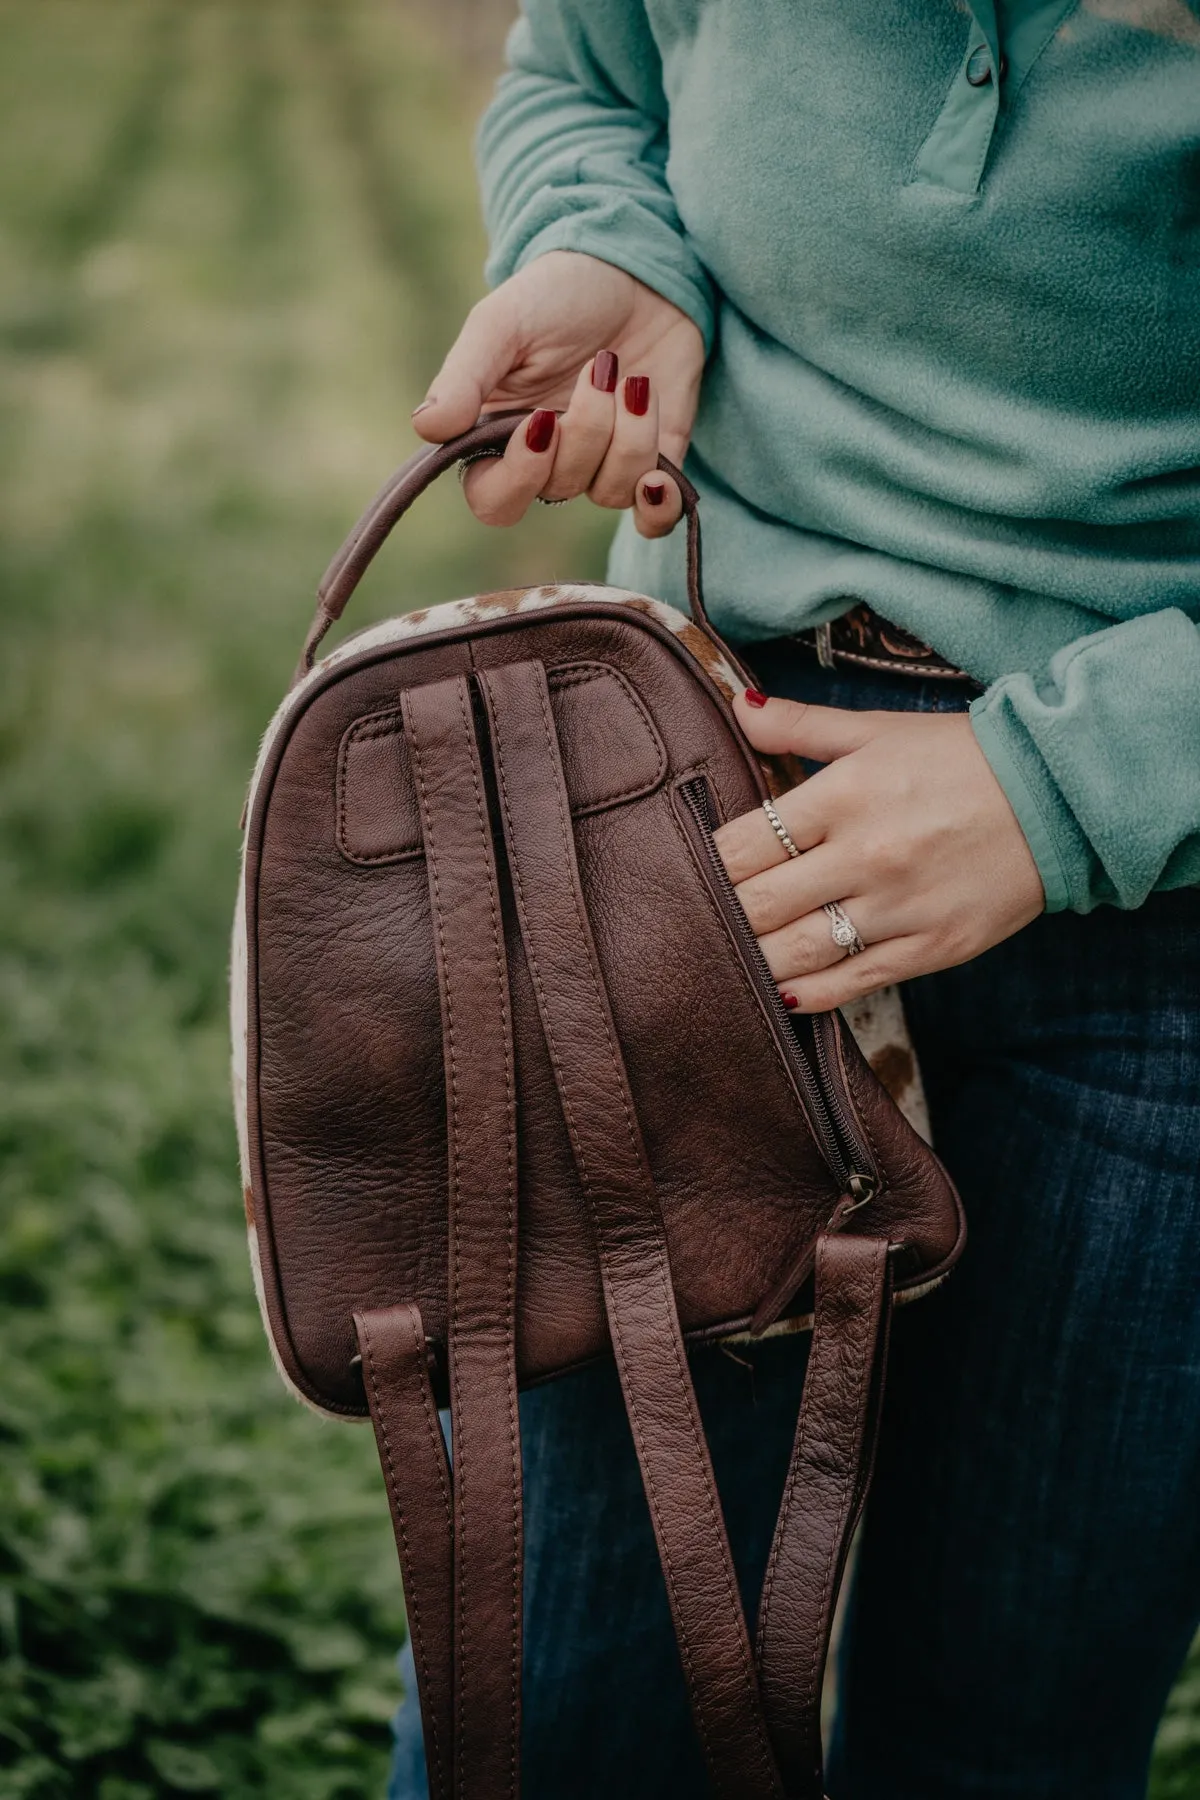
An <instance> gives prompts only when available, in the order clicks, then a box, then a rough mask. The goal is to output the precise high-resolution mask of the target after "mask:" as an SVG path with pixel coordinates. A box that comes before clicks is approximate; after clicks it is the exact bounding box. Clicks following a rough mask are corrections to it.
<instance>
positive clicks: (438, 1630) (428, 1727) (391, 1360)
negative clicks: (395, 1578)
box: [354, 1306, 454, 1800]
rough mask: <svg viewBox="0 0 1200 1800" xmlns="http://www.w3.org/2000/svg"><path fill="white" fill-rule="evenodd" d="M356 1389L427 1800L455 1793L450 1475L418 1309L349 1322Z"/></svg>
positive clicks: (390, 1310)
mask: <svg viewBox="0 0 1200 1800" xmlns="http://www.w3.org/2000/svg"><path fill="white" fill-rule="evenodd" d="M354 1329H355V1331H356V1332H357V1333H358V1350H359V1355H360V1356H361V1357H362V1373H363V1385H364V1387H365V1388H366V1390H367V1400H368V1402H369V1404H370V1408H371V1422H372V1424H373V1425H374V1427H375V1442H376V1444H377V1445H378V1447H379V1460H380V1462H381V1463H382V1464H383V1478H384V1481H385V1482H386V1483H387V1494H388V1504H389V1505H390V1507H391V1512H392V1528H393V1530H394V1531H395V1534H396V1549H397V1551H398V1552H399V1554H400V1572H401V1574H402V1575H403V1577H404V1606H405V1611H406V1613H407V1615H408V1634H409V1637H410V1638H411V1639H412V1647H413V1660H414V1661H415V1663H416V1666H417V1688H418V1691H419V1693H420V1696H421V1720H422V1723H423V1725H424V1730H425V1762H426V1765H427V1767H428V1771H429V1800H452V1795H453V1792H454V1766H453V1759H454V1567H453V1547H452V1546H453V1527H452V1524H451V1516H450V1473H449V1469H448V1467H447V1462H446V1445H445V1442H444V1440H443V1438H442V1428H441V1425H440V1423H439V1421H438V1416H437V1407H436V1406H435V1404H434V1399H433V1390H432V1388H431V1387H430V1383H429V1365H428V1361H427V1353H426V1345H425V1328H424V1326H423V1325H422V1323H421V1315H420V1313H419V1311H418V1310H417V1308H416V1307H415V1306H389V1307H385V1308H381V1309H380V1310H378V1311H375V1312H361V1313H355V1315H354Z"/></svg>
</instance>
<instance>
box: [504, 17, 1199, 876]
mask: <svg viewBox="0 0 1200 1800" xmlns="http://www.w3.org/2000/svg"><path fill="white" fill-rule="evenodd" d="M509 63H510V67H509V73H508V74H507V75H506V76H504V77H503V79H502V80H501V83H500V86H499V89H498V91H497V95H496V98H495V100H494V101H493V103H492V105H491V107H490V109H489V111H488V113H487V115H486V117H485V119H484V121H483V125H482V128H481V133H480V152H481V158H480V159H481V167H482V179H483V188H484V197H485V207H486V212H487V217H488V223H489V228H490V233H491V239H492V255H491V260H490V264H489V269H488V275H489V279H491V280H492V281H500V280H502V279H503V278H504V277H506V276H508V275H510V274H511V273H513V271H514V270H516V269H517V268H519V267H521V266H522V265H524V264H525V263H528V262H529V261H530V260H531V259H532V258H534V257H536V256H539V255H542V254H543V253H544V252H546V251H549V250H579V251H586V252H587V253H588V254H589V255H591V256H596V257H600V258H602V259H603V260H604V261H606V262H610V263H615V264H617V265H618V266H619V267H621V268H623V269H627V270H628V271H629V272H630V273H631V274H633V275H636V276H637V277H638V279H639V280H641V281H643V282H646V283H647V284H648V285H649V286H650V287H652V288H655V289H656V290H657V291H658V292H660V293H662V294H665V295H666V296H667V297H668V298H669V299H670V300H673V301H674V302H675V303H676V305H678V306H681V307H682V308H683V309H684V310H685V312H687V313H688V314H689V315H690V316H691V317H692V318H693V319H694V320H695V321H696V323H697V324H698V325H699V326H700V328H701V330H702V331H703V332H704V335H705V338H706V341H707V342H708V344H709V346H710V350H711V354H710V357H709V361H708V364H707V368H706V373H705V379H704V384H703V390H702V395H701V402H700V410H699V415H698V418H697V421H696V428H695V434H694V437H693V442H692V450H691V455H690V458H689V463H688V469H689V473H690V474H691V475H692V477H693V479H694V480H695V482H696V485H697V486H698V488H699V489H700V491H701V494H702V496H703V508H702V510H703V514H704V519H705V528H706V529H705V550H706V573H707V583H708V591H709V594H710V596H711V606H712V611H713V614H714V617H715V619H716V620H717V622H718V624H719V625H720V626H721V627H722V628H723V629H724V630H725V631H726V632H728V633H729V634H730V635H732V636H735V637H737V638H740V639H742V640H753V639H755V638H762V637H765V636H772V635H775V634H777V633H782V632H790V631H795V630H797V629H798V628H800V627H802V626H807V625H812V624H814V623H816V622H818V621H820V620H823V619H829V618H833V617H836V616H837V615H838V614H840V613H842V612H844V611H845V610H846V609H847V606H848V604H849V603H850V601H852V600H858V599H863V600H868V601H869V602H870V603H871V604H872V605H873V606H874V607H875V608H876V609H877V610H878V611H879V612H880V613H882V614H884V615H885V616H886V617H887V618H889V619H892V620H894V621H896V623H898V624H900V625H903V626H905V627H907V629H908V630H909V631H911V632H914V633H915V634H916V636H917V637H919V638H922V639H924V640H926V641H927V642H929V643H932V644H934V645H935V646H936V648H937V649H938V650H939V651H940V652H941V653H942V654H943V655H944V656H947V657H950V658H951V659H953V660H954V661H956V662H957V663H959V664H960V665H961V666H962V667H963V668H965V669H968V670H969V671H970V672H971V673H972V674H974V675H976V676H977V677H978V678H979V679H980V680H981V681H982V682H984V683H985V684H987V691H986V692H985V693H984V694H983V696H982V697H981V698H980V699H979V700H977V701H976V702H975V704H974V706H973V707H972V720H973V723H974V727H975V731H976V733H977V735H978V738H979V741H980V743H981V745H982V747H983V749H984V751H985V753H986V755H987V756H988V758H989V761H990V762H991V765H992V767H993V769H994V770H995V772H996V775H997V776H998V777H999V779H1000V781H1001V783H1002V784H1003V787H1004V790H1005V792H1006V794H1007V795H1008V798H1009V800H1010V801H1011V803H1012V805H1013V808H1014V810H1015V812H1016V815H1017V817H1018V819H1019V820H1020V822H1021V826H1022V828H1023V830H1024V832H1025V835H1026V837H1027V838H1028V840H1029V843H1030V846H1031V848H1032V850H1033V854H1034V856H1035V858H1036V859H1037V864H1038V868H1039V870H1040V871H1041V875H1042V880H1043V883H1044V885H1045V889H1046V903H1047V906H1048V907H1049V908H1050V909H1051V910H1058V909H1061V908H1065V907H1073V908H1075V909H1077V910H1079V911H1086V910H1087V909H1089V908H1090V907H1092V906H1094V905H1096V904H1097V903H1099V902H1103V901H1108V902H1113V903H1115V904H1117V905H1119V906H1126V907H1132V906H1137V905H1139V904H1140V903H1141V902H1142V901H1143V900H1144V899H1145V898H1146V896H1147V895H1148V894H1149V893H1150V892H1151V891H1152V890H1153V889H1156V888H1173V887H1181V886H1187V885H1192V884H1197V883H1200V0H1082V4H1078V3H1077V4H1065V5H1064V4H1062V0H1052V3H1049V4H1048V3H1046V0H1040V3H1039V0H1001V4H1000V5H998V6H995V7H994V6H993V4H992V3H991V0H978V3H977V4H974V5H973V6H969V5H968V4H967V0H525V7H524V14H523V17H522V19H521V20H520V22H519V23H518V24H517V26H516V27H515V28H514V31H513V35H512V38H511V40H510V46H509ZM680 535H681V534H679V533H676V534H675V536H674V537H673V538H670V539H667V540H662V541H659V542H657V543H645V542H643V541H642V539H640V538H639V537H638V536H637V535H636V533H634V532H633V531H632V530H631V528H630V522H629V521H628V520H626V521H625V522H624V523H623V525H622V527H621V529H620V531H619V532H618V535H617V540H616V543H615V545H614V551H613V558H612V564H611V571H610V573H611V576H612V579H613V580H614V581H617V582H619V583H620V584H621V585H623V586H627V587H632V588H636V589H640V590H641V591H643V592H650V593H655V594H659V595H661V596H663V597H664V598H666V599H669V600H673V601H675V602H676V603H677V604H678V603H680V602H681V600H682V596H683V563H682V550H681V546H680V544H679V542H678V539H679V536H680Z"/></svg>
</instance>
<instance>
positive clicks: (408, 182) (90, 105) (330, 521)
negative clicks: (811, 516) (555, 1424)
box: [0, 0, 1200, 1800]
mask: <svg viewBox="0 0 1200 1800" xmlns="http://www.w3.org/2000/svg"><path fill="white" fill-rule="evenodd" d="M470 3H471V5H472V6H474V7H476V8H479V9H481V10H480V11H479V13H478V18H479V22H480V25H481V26H482V25H483V23H484V22H485V19H484V11H485V10H489V11H490V9H484V0H470ZM501 10H503V8H502V7H501ZM442 11H445V7H444V4H443V7H441V8H439V7H438V6H436V5H430V4H424V5H422V6H421V8H420V9H419V10H418V9H417V8H416V7H415V6H414V7H413V8H411V9H410V8H408V7H405V6H402V5H401V4H399V0H395V3H390V4H389V3H386V0H240V3H239V0H39V3H38V5H37V6H31V5H29V4H28V0H0V41H2V42H3V44H4V54H3V57H2V58H0V267H2V268H3V270H4V278H3V285H2V287H0V624H2V627H3V654H2V655H0V770H2V780H0V862H2V866H3V869H4V875H5V879H4V880H3V882H2V884H0V1307H2V1308H3V1319H4V1330H3V1334H2V1336H0V1797H2V1800H18V1797H21V1800H60V1797H62V1800H67V1797H70V1800H150V1797H152V1796H158V1795H171V1794H179V1793H182V1794H189V1793H198V1794H206V1793H212V1794H219V1795H221V1796H222V1797H223V1800H243V1797H248V1796H258V1795H267V1794H270V1795H272V1796H278V1797H286V1800H335V1797H346V1800H349V1797H351V1796H353V1797H358V1796H364V1797H365V1796H371V1795H380V1794H382V1791H383V1784H384V1779H385V1770H386V1761H387V1732H386V1720H387V1717H388V1715H389V1713H390V1711H391V1709H392V1707H393V1706H394V1704H395V1702H396V1699H397V1697H398V1685H397V1679H396V1676H395V1672H394V1667H393V1655H394V1650H395V1647H396V1644H397V1643H398V1641H399V1640H400V1638H401V1635H402V1630H403V1620H402V1613H401V1606H400V1592H399V1582H398V1577H397V1573H396V1569H395V1561H394V1552H393V1549H392V1545H391V1540H390V1533H389V1528H388V1524H387V1519H386V1509H385V1506H384V1503H383V1494H382V1486H381V1482H380V1478H379V1474H378V1470H377V1466H376V1464H375V1458H374V1451H373V1447H372V1443H371V1440H370V1436H369V1434H368V1433H366V1432H364V1431H361V1430H360V1431H355V1430H351V1429H347V1428H344V1427H339V1426H335V1425H323V1424H321V1423H320V1422H319V1421H317V1420H315V1419H314V1418H312V1417H311V1416H310V1415H309V1414H307V1413H305V1412H302V1411H301V1410H300V1409H299V1408H297V1407H296V1406H295V1405H294V1403H293V1402H292V1401H290V1400H289V1399H288V1398H287V1397H286V1396H285V1395H284V1393H283V1391H282V1389H281V1388H280V1386H279V1384H278V1382H277V1380H276V1377H275V1375H274V1372H273V1370H272V1368H271V1366H270V1362H269V1358H268V1355H267V1351H266V1347H265V1344H264V1341H263V1338H262V1333H261V1330H260V1326H259V1322H258V1316H257V1311H256V1308H255V1305H254V1301H253V1296H252V1292H251V1286H250V1280H249V1274H248V1271H247V1267H246V1260H245V1248H244V1233H243V1226H242V1219H241V1202H240V1196H239V1192H238V1181H237V1169H236V1154H235V1149H234V1143H233V1132H232V1125H231V1122H230V1115H229V1100H228V1084H227V1058H228V1052H227V1033H226V1024H225V1015H224V1008H225V967H226V954H227V950H226V945H227V934H228V927H229V917H230V912H231V907H232V900H233V890H234V885H235V879H236V866H237V855H238V847H239V839H238V831H237V819H238V814H239V810H240V806H241V799H242V793H243V788H244V784H245V781H246V778H247V776H248V773H249V769H250V765H251V762H252V760H253V755H254V748H255V744H256V740H257V737H258V734H259V732H260V731H261V729H262V727H263V725H264V724H265V722H266V720H267V718H268V717H269V715H270V713H271V712H272V710H273V708H274V706H275V704H276V701H277V699H278V697H279V695H280V693H281V692H282V689H283V687H284V686H285V684H286V681H287V678H288V674H289V672H290V670H291V668H292V666H293V663H294V661H295V657H296V653H297V649H298V646H299V643H300V640H301V637H302V635H303V631H304V627H305V625H306V623H307V619H308V615H309V612H310V608H311V596H312V591H313V588H314V586H315V582H316V579H317V577H318V575H319V573H320V570H321V568H322V567H323V565H324V562H325V560H326V559H327V557H328V555H329V553H330V552H331V550H332V549H333V548H334V547H335V545H336V544H337V542H338V541H339V540H340V538H341V536H342V534H343V532H344V531H345V529H346V527H347V526H348V525H349V523H350V522H351V521H352V520H353V518H354V516H355V515H356V513H357V512H358V510H359V508H360V506H361V505H362V503H363V502H364V501H365V499H366V498H367V497H368V496H369V495H370V494H371V493H372V492H373V490H374V489H375V487H376V486H377V485H378V483H379V481H380V480H381V479H382V477H383V476H384V475H385V474H386V473H387V472H388V471H389V470H390V469H391V467H392V466H393V465H394V464H395V463H396V462H397V461H399V460H400V459H401V457H402V456H404V455H405V454H407V452H408V450H409V449H410V448H411V445H412V442H413V440H412V436H411V432H410V429H409V427H408V425H407V415H408V411H409V408H410V407H411V406H412V404H413V403H414V401H415V400H416V398H417V397H418V396H419V395H420V393H421V392H422V391H423V390H424V387H425V384H426V382H427V380H428V377H429V375H430V374H431V373H432V371H433V369H434V368H435V367H436V364H437V362H438V360H439V358H440V355H441V353H442V351H443V349H444V348H445V346H446V344H447V343H448V341H449V339H450V337H451V336H452V335H453V331H454V328H455V324H456V321H457V320H458V318H459V317H460V316H461V314H462V313H463V312H464V310H465V308H466V307H467V305H468V304H469V303H470V301H471V299H472V298H473V297H474V296H475V294H476V292H477V284H478V269H479V266H480V262H481V257H482V245H481V241H480V233H479V228H478V223H477V218H476V202H475V198H474V187H473V178H472V173H471V168H470V155H469V144H470V135H471V125H472V120H473V117H474V115H475V113H476V111H477V110H478V106H479V104H480V101H481V97H482V91H483V89H482V83H483V81H484V71H485V67H486V61H487V59H486V57H473V58H472V59H471V60H469V61H468V60H467V59H465V58H463V57H461V56H459V55H457V54H455V53H453V52H452V50H451V49H450V48H449V46H450V45H451V44H458V45H461V44H462V42H463V38H462V35H461V34H462V33H463V32H464V20H465V21H466V26H467V27H470V28H471V29H470V31H469V35H470V40H471V47H472V49H474V50H477V49H478V45H479V41H480V40H479V37H478V36H477V34H476V33H475V31H474V29H473V21H474V15H471V14H470V8H469V7H468V8H467V9H466V11H464V8H463V6H462V5H459V6H458V7H457V8H451V9H449V11H448V12H446V13H445V19H444V20H443V21H442V23H443V26H444V27H445V32H443V31H442V30H441V28H440V27H439V24H438V20H439V13H440V12H442ZM451 26H453V31H454V32H456V33H458V34H460V35H459V36H457V37H455V36H452V35H447V34H448V33H449V32H450V27H451ZM603 535H604V526H603V523H602V522H601V521H600V520H599V519H597V518H595V517H592V516H589V515H588V514H587V512H586V510H585V509H582V508H574V507H572V508H566V509H564V510H563V511H562V512H558V513H554V514H546V513H542V514H541V515H540V516H539V517H538V518H537V520H536V521H533V522H531V523H530V524H529V525H528V526H527V527H522V528H521V529H520V530H518V531H516V532H513V533H505V534H502V535H493V534H488V533H485V532H484V531H483V530H482V529H481V528H478V527H475V526H474V525H472V524H470V523H469V522H468V521H467V519H466V516H465V512H464V509H463V507H462V503H461V499H460V497H459V495H458V493H457V491H456V489H455V487H454V485H453V483H449V484H444V485H443V491H440V492H437V493H435V494H433V495H431V496H429V497H428V498H427V499H426V500H425V501H423V502H422V504H421V507H420V508H419V509H418V511H417V512H416V514H414V516H413V517H412V519H411V520H409V521H407V522H406V523H405V525H404V527H403V532H402V540H403V541H402V544H399V545H397V546H394V547H393V548H392V549H391V550H390V551H389V552H388V553H387V554H386V555H385V556H384V557H383V558H382V559H381V565H380V567H379V569H378V570H377V571H376V572H374V573H373V574H372V576H371V578H370V579H369V581H368V582H367V583H366V585H365V587H364V589H363V592H362V593H361V594H360V595H358V596H356V599H355V603H354V617H353V619H352V621H351V623H352V624H360V623H362V622H363V621H364V620H366V619H367V618H369V617H371V616H378V615H380V614H383V613H386V612H389V611H395V610H399V609H403V608H406V607H409V606H413V605H418V604H425V603H428V602H429V601H432V600H436V599H438V598H448V597H451V596H453V595H456V594H459V593H467V592H472V591H475V590H477V589H479V588H480V587H499V586H506V585H509V584H511V583H514V582H519V581H521V580H523V579H528V580H533V579H543V578H548V577H552V576H554V575H559V574H562V575H566V574H576V575H578V574H587V573H595V572H596V571H597V570H598V568H599V566H600V560H601V554H602V550H601V544H602V538H603ZM1198 1721H1200V1664H1198V1665H1196V1666H1195V1667H1194V1668H1193V1670H1192V1673H1191V1674H1190V1675H1189V1676H1188V1677H1187V1678H1186V1679H1185V1682H1184V1683H1183V1684H1182V1685H1181V1687H1180V1689H1179V1690H1178V1694H1177V1698H1176V1703H1175V1706H1174V1709H1173V1712H1172V1714H1171V1716H1170V1718H1169V1719H1168V1721H1167V1724H1166V1725H1165V1727H1164V1733H1163V1738H1162V1748H1161V1754H1160V1758H1159V1762H1158V1765H1157V1768H1156V1776H1155V1787H1154V1795H1155V1800H1188V1797H1189V1796H1200V1722H1198Z"/></svg>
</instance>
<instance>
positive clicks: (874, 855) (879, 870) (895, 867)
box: [863, 831, 908, 880]
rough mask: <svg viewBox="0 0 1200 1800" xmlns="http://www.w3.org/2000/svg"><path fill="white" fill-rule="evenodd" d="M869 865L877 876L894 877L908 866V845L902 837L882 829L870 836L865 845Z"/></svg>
mask: <svg viewBox="0 0 1200 1800" xmlns="http://www.w3.org/2000/svg"><path fill="white" fill-rule="evenodd" d="M863 856H864V861H865V862H866V865H867V867H868V868H869V869H870V870H871V872H872V874H873V875H875V876H876V877H877V878H879V877H882V878H883V879H884V880H890V879H894V878H895V877H896V876H898V875H902V874H903V873H904V871H905V869H906V868H907V867H908V847H907V845H906V844H905V843H904V840H903V839H902V838H899V837H896V836H895V835H893V833H891V832H888V831H882V832H877V833H875V834H874V835H873V836H872V837H869V838H868V839H867V841H866V843H865V844H864V846H863Z"/></svg>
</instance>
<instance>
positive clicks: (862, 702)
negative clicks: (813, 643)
mask: <svg viewBox="0 0 1200 1800" xmlns="http://www.w3.org/2000/svg"><path fill="white" fill-rule="evenodd" d="M735 648H736V649H737V653H738V657H739V659H740V660H741V662H742V663H743V664H744V665H745V667H746V668H747V669H749V670H750V671H751V673H752V674H753V675H754V678H755V680H756V682H757V684H758V686H759V687H760V688H761V689H762V691H763V693H764V694H775V695H779V696H781V697H782V698H784V699H786V700H805V701H808V702H809V704H810V705H817V706H843V707H846V708H847V709H849V710H852V711H856V712H869V711H872V710H875V709H878V710H879V711H880V712H966V711H967V709H968V707H969V706H970V704H971V700H972V698H973V697H974V695H973V692H972V690H971V689H970V688H967V687H966V686H965V685H964V684H963V683H960V682H950V681H938V680H924V679H922V678H921V677H920V676H914V675H903V674H900V675H892V674H888V673H885V672H884V671H883V670H876V669H855V668H851V667H848V666H847V665H844V664H843V665H842V666H840V667H838V668H833V669H826V668H823V667H822V665H821V664H820V663H819V662H818V661H817V659H816V657H815V656H814V655H813V654H812V652H811V651H810V650H808V649H806V648H804V647H803V646H802V645H800V644H798V643H797V642H796V640H795V639H794V638H790V637H779V638H767V639H760V640H759V641H758V642H757V643H752V644H739V645H737V646H735Z"/></svg>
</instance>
